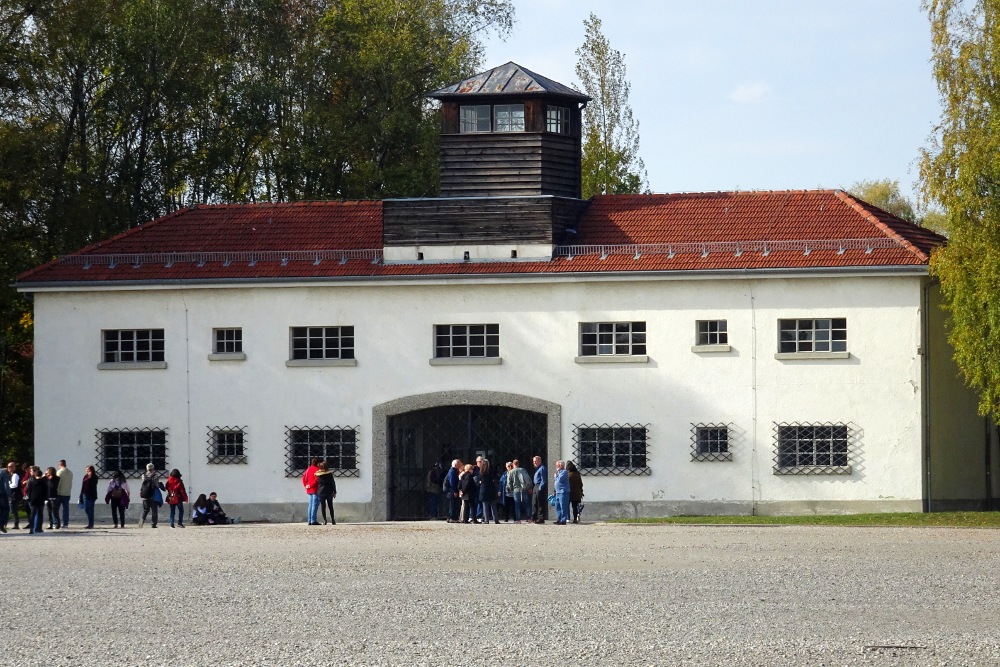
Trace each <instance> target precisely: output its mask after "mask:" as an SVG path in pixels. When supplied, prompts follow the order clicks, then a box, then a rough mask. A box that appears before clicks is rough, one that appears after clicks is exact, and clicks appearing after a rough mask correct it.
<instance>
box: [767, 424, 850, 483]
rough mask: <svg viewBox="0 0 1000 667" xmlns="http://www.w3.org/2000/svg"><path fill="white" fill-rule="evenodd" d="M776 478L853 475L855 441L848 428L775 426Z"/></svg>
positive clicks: (800, 425) (837, 425) (843, 425)
mask: <svg viewBox="0 0 1000 667" xmlns="http://www.w3.org/2000/svg"><path fill="white" fill-rule="evenodd" d="M775 438H776V441H777V442H776V443H775V457H774V474H776V475H849V474H850V473H851V438H850V429H849V428H848V426H847V425H846V424H775Z"/></svg>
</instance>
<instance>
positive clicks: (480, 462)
mask: <svg viewBox="0 0 1000 667" xmlns="http://www.w3.org/2000/svg"><path fill="white" fill-rule="evenodd" d="M531 463H532V466H533V472H531V473H529V472H528V470H527V469H525V468H523V467H522V466H521V462H520V461H519V460H517V459H514V460H513V461H508V462H507V463H506V464H504V467H503V468H500V467H498V466H496V465H494V464H493V463H491V462H490V461H489V459H486V458H484V457H482V456H479V457H477V458H476V462H475V464H472V463H463V462H462V461H461V460H460V459H455V460H454V461H452V462H451V467H450V468H448V470H447V471H445V470H444V469H443V468H442V466H441V465H440V464H439V463H435V464H434V465H433V466H432V467H431V469H430V470H429V471H428V472H427V479H426V482H427V486H426V496H427V515H428V516H429V517H431V518H438V517H440V516H441V512H442V511H443V512H445V515H446V518H447V520H448V523H483V524H489V523H494V524H497V523H500V521H501V519H502V520H503V521H505V522H509V521H513V522H514V523H545V521H546V520H547V519H548V508H549V506H550V505H551V506H552V507H554V508H555V511H556V521H555V523H556V524H557V525H566V524H567V523H569V522H570V521H572V523H579V522H580V512H581V511H582V510H583V478H582V477H581V476H580V471H579V470H578V469H577V467H576V465H575V464H574V463H573V462H572V461H566V462H563V461H562V460H559V461H556V470H555V473H554V475H553V479H552V481H551V484H550V483H549V479H548V471H547V469H546V466H545V465H544V464H543V463H542V457H540V456H535V457H534V458H533V459H532V461H531ZM550 489H551V493H549V490H550ZM442 499H443V500H444V503H442V502H441V501H442ZM442 506H443V507H442ZM571 516H572V518H571Z"/></svg>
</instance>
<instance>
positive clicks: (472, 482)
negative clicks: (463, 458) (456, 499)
mask: <svg viewBox="0 0 1000 667" xmlns="http://www.w3.org/2000/svg"><path fill="white" fill-rule="evenodd" d="M458 493H459V495H460V496H461V498H462V523H479V520H478V519H476V505H478V504H479V484H478V483H477V482H476V476H475V474H474V473H473V471H472V464H471V463H467V464H466V465H465V471H464V472H463V473H462V474H461V475H460V476H459V478H458Z"/></svg>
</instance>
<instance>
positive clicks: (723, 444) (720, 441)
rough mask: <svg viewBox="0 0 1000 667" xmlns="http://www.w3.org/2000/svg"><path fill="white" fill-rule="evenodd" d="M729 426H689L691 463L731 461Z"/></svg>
mask: <svg viewBox="0 0 1000 667" xmlns="http://www.w3.org/2000/svg"><path fill="white" fill-rule="evenodd" d="M732 432H733V428H732V425H731V424H691V460H692V461H732V460H733V451H732V444H733V437H732Z"/></svg>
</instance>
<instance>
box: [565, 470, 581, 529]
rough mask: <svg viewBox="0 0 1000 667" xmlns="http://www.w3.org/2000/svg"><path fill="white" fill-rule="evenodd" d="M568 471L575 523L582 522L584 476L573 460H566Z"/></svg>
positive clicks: (570, 500)
mask: <svg viewBox="0 0 1000 667" xmlns="http://www.w3.org/2000/svg"><path fill="white" fill-rule="evenodd" d="M566 472H567V473H568V474H569V504H570V505H571V506H572V507H573V523H580V510H582V509H583V477H582V476H581V475H580V471H579V470H577V468H576V464H575V463H573V462H572V461H566Z"/></svg>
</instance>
